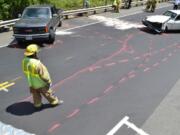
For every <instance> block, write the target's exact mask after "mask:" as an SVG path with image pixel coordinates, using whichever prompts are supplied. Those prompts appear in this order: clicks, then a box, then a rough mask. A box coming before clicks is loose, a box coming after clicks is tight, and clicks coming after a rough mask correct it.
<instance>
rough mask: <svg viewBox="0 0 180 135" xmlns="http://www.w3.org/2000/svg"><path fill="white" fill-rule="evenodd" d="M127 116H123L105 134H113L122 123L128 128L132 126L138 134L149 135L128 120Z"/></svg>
mask: <svg viewBox="0 0 180 135" xmlns="http://www.w3.org/2000/svg"><path fill="white" fill-rule="evenodd" d="M128 120H129V117H128V116H125V117H124V118H123V119H122V120H121V121H120V122H119V123H118V124H117V125H116V126H115V127H114V128H113V129H112V130H111V131H109V132H108V133H107V134H106V135H114V134H115V133H116V132H117V131H118V130H119V129H120V128H121V127H122V126H123V125H124V124H125V125H127V126H128V127H129V128H132V129H133V130H134V131H136V132H137V133H138V134H140V135H149V134H147V133H146V132H144V131H143V130H142V129H140V128H138V127H137V126H136V125H134V124H133V123H131V122H129V121H128Z"/></svg>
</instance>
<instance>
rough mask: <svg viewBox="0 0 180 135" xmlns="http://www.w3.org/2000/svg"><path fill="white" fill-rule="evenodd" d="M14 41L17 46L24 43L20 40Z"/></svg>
mask: <svg viewBox="0 0 180 135" xmlns="http://www.w3.org/2000/svg"><path fill="white" fill-rule="evenodd" d="M16 41H17V44H18V45H22V44H24V42H23V41H22V40H18V39H16Z"/></svg>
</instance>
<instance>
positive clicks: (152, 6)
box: [146, 0, 157, 12]
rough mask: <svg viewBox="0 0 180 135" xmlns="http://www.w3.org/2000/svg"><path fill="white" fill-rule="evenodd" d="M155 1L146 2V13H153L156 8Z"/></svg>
mask: <svg viewBox="0 0 180 135" xmlns="http://www.w3.org/2000/svg"><path fill="white" fill-rule="evenodd" d="M156 3H157V2H156V0H148V1H147V2H146V11H151V12H154V11H155V8H156Z"/></svg>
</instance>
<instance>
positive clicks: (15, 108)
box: [6, 102, 53, 116]
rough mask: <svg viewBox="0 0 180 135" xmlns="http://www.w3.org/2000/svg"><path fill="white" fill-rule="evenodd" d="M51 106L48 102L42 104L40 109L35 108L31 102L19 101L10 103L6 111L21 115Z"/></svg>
mask: <svg viewBox="0 0 180 135" xmlns="http://www.w3.org/2000/svg"><path fill="white" fill-rule="evenodd" d="M48 108H53V107H52V106H51V105H50V104H44V105H43V107H42V108H41V109H35V108H34V106H33V104H32V103H31V102H19V103H15V104H12V105H10V106H8V107H7V108H6V112H8V113H10V114H13V115H18V116H23V115H31V114H33V113H35V112H40V111H42V110H44V109H48Z"/></svg>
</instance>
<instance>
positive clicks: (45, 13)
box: [22, 8, 50, 19]
mask: <svg viewBox="0 0 180 135" xmlns="http://www.w3.org/2000/svg"><path fill="white" fill-rule="evenodd" d="M22 18H24V19H28V18H50V11H49V9H48V8H27V9H25V11H24V13H23V15H22Z"/></svg>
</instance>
